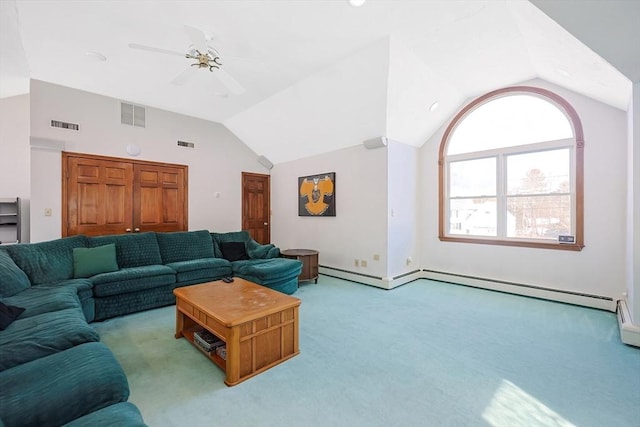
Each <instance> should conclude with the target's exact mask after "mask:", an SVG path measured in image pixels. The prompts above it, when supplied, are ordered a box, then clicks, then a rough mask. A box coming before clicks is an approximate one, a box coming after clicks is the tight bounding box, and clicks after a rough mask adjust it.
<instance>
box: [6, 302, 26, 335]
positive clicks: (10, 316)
mask: <svg viewBox="0 0 640 427" xmlns="http://www.w3.org/2000/svg"><path fill="white" fill-rule="evenodd" d="M24 310H25V309H24V308H22V307H15V306H13V305H5V304H3V303H2V302H0V331H4V330H5V329H7V327H8V326H9V325H10V324H11V323H12V322H13V321H14V320H16V319H17V318H18V316H20V315H21V314H22V312H23V311H24Z"/></svg>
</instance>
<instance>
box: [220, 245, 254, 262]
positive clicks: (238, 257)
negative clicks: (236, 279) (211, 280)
mask: <svg viewBox="0 0 640 427" xmlns="http://www.w3.org/2000/svg"><path fill="white" fill-rule="evenodd" d="M220 250H221V251H222V258H224V259H226V260H227V261H232V262H233V261H242V260H246V259H249V256H248V255H247V249H246V248H245V247H244V242H221V243H220Z"/></svg>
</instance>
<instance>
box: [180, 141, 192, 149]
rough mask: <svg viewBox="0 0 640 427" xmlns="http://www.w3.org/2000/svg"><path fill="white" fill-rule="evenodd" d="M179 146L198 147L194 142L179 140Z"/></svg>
mask: <svg viewBox="0 0 640 427" xmlns="http://www.w3.org/2000/svg"><path fill="white" fill-rule="evenodd" d="M178 147H185V148H196V144H194V143H193V142H185V141H178Z"/></svg>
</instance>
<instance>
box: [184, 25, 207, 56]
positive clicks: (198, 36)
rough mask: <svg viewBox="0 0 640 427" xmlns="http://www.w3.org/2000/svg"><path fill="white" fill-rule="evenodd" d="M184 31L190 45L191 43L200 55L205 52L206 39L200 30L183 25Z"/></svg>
mask: <svg viewBox="0 0 640 427" xmlns="http://www.w3.org/2000/svg"><path fill="white" fill-rule="evenodd" d="M184 31H185V32H186V33H187V36H189V39H190V40H191V43H193V46H194V47H195V48H196V49H198V50H199V51H200V52H202V53H205V52H207V38H206V37H205V35H204V33H203V32H202V31H201V30H199V29H197V28H194V27H191V26H189V25H185V26H184Z"/></svg>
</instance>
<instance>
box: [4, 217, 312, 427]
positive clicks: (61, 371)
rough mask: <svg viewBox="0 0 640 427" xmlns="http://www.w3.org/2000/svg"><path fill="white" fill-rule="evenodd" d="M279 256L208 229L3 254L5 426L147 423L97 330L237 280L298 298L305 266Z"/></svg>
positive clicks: (58, 243)
mask: <svg viewBox="0 0 640 427" xmlns="http://www.w3.org/2000/svg"><path fill="white" fill-rule="evenodd" d="M279 254H280V251H279V249H278V248H277V247H275V246H273V245H260V244H258V243H256V242H255V241H253V240H252V239H251V238H250V236H249V234H248V233H246V232H232V233H211V232H209V231H207V230H200V231H190V232H176V233H154V232H148V233H134V234H123V235H115V236H100V237H87V236H74V237H68V238H63V239H57V240H53V241H49V242H42V243H34V244H16V245H7V246H2V247H0V329H3V330H0V427H1V426H3V424H4V426H6V427H12V426H27V425H47V426H57V425H65V424H68V425H72V426H96V425H98V426H100V425H118V426H143V425H145V424H144V421H143V419H142V416H141V414H140V412H139V411H138V409H137V408H136V407H135V405H133V404H131V403H129V402H127V399H128V396H129V386H128V382H127V379H126V376H125V374H124V372H123V370H122V367H121V366H120V364H119V363H118V362H117V360H116V359H115V358H114V357H113V354H112V353H111V352H110V350H109V349H108V348H107V347H106V346H104V344H102V343H101V342H100V341H99V336H98V334H97V333H96V332H95V330H94V329H93V328H92V327H91V325H90V323H91V322H94V321H100V320H104V319H108V318H111V317H115V316H121V315H125V314H129V313H134V312H137V311H142V310H147V309H151V308H155V307H161V306H165V305H170V304H174V303H175V297H174V295H173V289H175V288H176V287H179V286H186V285H191V284H196V283H203V282H208V281H215V280H218V279H221V278H223V277H227V276H238V277H242V278H245V279H248V280H251V281H253V282H255V283H258V284H261V285H263V286H267V287H270V288H273V289H275V290H278V291H280V292H284V293H288V294H291V293H293V292H295V291H296V289H297V283H298V281H297V277H298V275H299V274H300V271H301V269H302V264H301V263H300V262H299V261H297V260H291V259H285V258H280V257H279ZM7 322H9V323H7Z"/></svg>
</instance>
